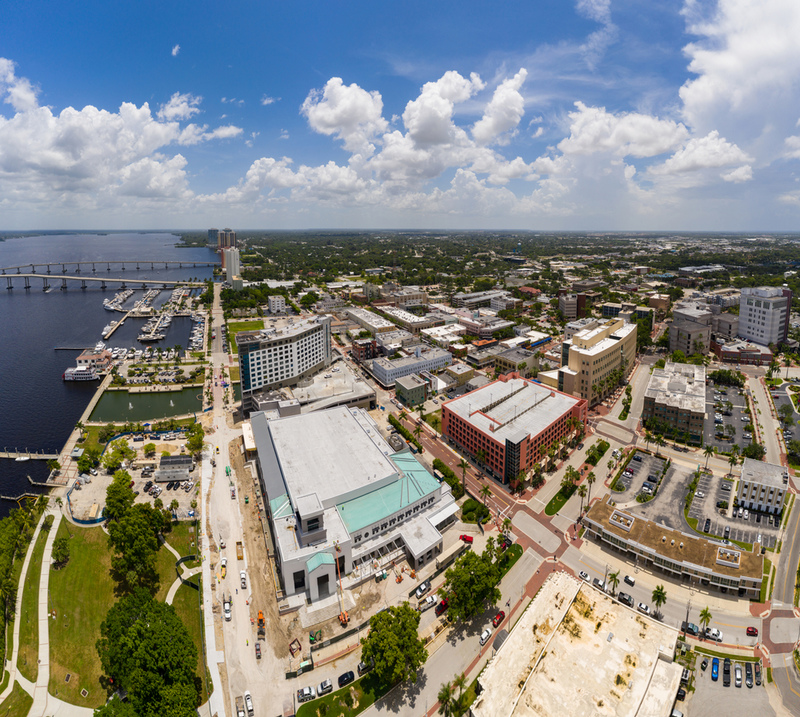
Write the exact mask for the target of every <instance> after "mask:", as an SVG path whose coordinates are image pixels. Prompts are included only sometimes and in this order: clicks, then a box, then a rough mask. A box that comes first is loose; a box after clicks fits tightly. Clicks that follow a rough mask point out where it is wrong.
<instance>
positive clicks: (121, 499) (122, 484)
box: [105, 470, 136, 521]
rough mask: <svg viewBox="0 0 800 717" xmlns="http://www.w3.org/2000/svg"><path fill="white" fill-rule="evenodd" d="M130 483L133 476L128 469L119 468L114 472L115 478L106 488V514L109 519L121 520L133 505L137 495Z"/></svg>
mask: <svg viewBox="0 0 800 717" xmlns="http://www.w3.org/2000/svg"><path fill="white" fill-rule="evenodd" d="M130 483H131V476H130V473H128V472H127V471H123V470H119V471H117V472H116V473H114V478H113V480H112V481H111V484H110V485H109V486H108V488H107V489H106V507H105V516H106V518H108V519H109V520H111V521H117V520H119V519H120V518H122V517H123V516H125V515H127V513H128V511H129V510H130V509H131V507H132V506H133V502H134V500H135V499H136V496H135V495H134V494H133V489H132V488H131V487H130Z"/></svg>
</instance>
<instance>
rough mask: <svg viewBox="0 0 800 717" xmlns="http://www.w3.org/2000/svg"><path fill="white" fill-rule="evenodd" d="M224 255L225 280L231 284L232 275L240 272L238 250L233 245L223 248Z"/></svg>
mask: <svg viewBox="0 0 800 717" xmlns="http://www.w3.org/2000/svg"><path fill="white" fill-rule="evenodd" d="M222 252H223V253H224V255H225V280H226V281H227V282H228V283H229V284H230V285H231V286H233V279H234V277H238V276H239V275H240V274H241V269H240V266H239V250H238V249H236V248H235V247H233V248H230V249H223V250H222Z"/></svg>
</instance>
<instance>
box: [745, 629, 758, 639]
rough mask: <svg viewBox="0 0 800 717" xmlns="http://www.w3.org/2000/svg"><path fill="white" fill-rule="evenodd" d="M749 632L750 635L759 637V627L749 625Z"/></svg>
mask: <svg viewBox="0 0 800 717" xmlns="http://www.w3.org/2000/svg"><path fill="white" fill-rule="evenodd" d="M747 634H748V636H750V637H758V628H757V627H748V628H747Z"/></svg>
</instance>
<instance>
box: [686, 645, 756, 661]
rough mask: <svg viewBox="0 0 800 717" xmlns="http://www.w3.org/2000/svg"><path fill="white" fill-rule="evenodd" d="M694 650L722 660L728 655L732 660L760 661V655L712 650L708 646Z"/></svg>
mask: <svg viewBox="0 0 800 717" xmlns="http://www.w3.org/2000/svg"><path fill="white" fill-rule="evenodd" d="M694 650H695V652H697V653H699V654H701V655H708V656H709V657H719V658H720V659H721V660H724V659H725V658H726V657H728V658H730V660H731V662H758V661H759V659H760V658H758V657H748V656H747V655H735V654H734V653H732V652H717V651H716V650H710V649H708V648H706V647H695V648H694Z"/></svg>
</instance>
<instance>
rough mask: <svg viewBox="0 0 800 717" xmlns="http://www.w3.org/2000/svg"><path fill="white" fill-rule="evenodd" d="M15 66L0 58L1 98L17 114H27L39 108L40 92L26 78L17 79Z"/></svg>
mask: <svg viewBox="0 0 800 717" xmlns="http://www.w3.org/2000/svg"><path fill="white" fill-rule="evenodd" d="M15 69H16V67H15V64H14V63H13V62H12V61H11V60H7V59H6V58H4V57H0V97H2V98H3V101H4V102H6V103H7V104H10V105H11V106H12V107H13V108H14V109H15V110H16V111H17V112H27V111H29V110H32V109H35V108H36V107H37V106H38V101H37V99H36V95H37V94H38V91H37V90H36V88H35V87H34V86H33V85H32V84H31V83H30V81H29V80H28V79H26V78H25V77H17V75H16V71H15Z"/></svg>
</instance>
